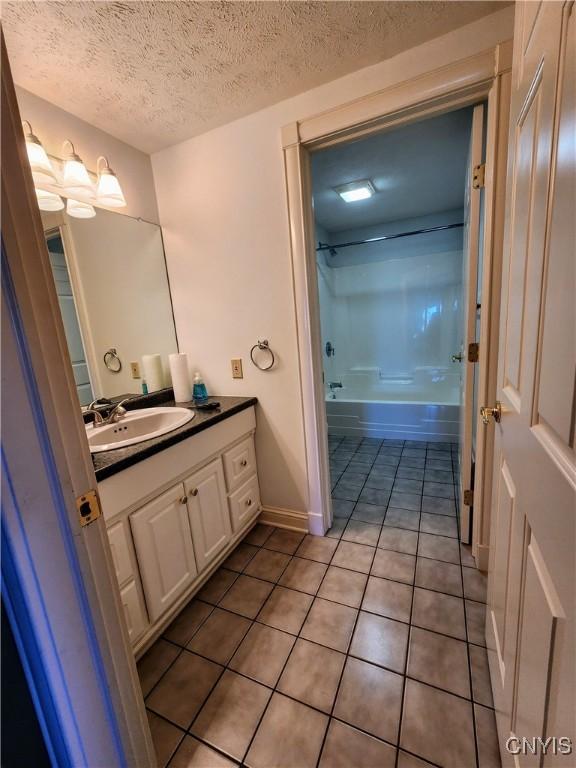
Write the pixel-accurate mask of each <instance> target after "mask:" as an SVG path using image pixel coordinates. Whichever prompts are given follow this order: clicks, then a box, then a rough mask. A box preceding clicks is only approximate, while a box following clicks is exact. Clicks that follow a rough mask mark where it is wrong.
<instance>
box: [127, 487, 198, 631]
mask: <svg viewBox="0 0 576 768" xmlns="http://www.w3.org/2000/svg"><path fill="white" fill-rule="evenodd" d="M130 526H131V528H132V536H133V538H134V546H135V547H136V556H137V558H138V565H139V567H140V574H141V576H142V585H143V587H144V594H145V596H146V605H147V607H148V614H149V616H150V621H152V622H154V621H155V620H156V619H157V618H158V617H159V616H160V615H161V614H162V613H164V611H166V610H167V609H168V608H169V607H170V606H171V605H172V603H173V602H174V601H175V600H176V599H177V598H178V597H179V596H180V595H181V594H182V592H184V590H185V589H186V587H188V585H189V584H191V582H192V581H193V580H194V577H195V576H196V573H197V571H196V563H195V560H194V550H193V548H192V535H191V533H190V524H189V522H188V512H187V509H186V497H185V495H184V488H183V487H182V485H177V486H175V487H174V488H171V489H170V490H169V491H166V493H163V494H162V496H159V497H158V498H157V499H154V501H151V502H150V503H149V504H146V506H144V507H142V509H139V510H138V511H137V512H134V513H133V514H132V515H130Z"/></svg>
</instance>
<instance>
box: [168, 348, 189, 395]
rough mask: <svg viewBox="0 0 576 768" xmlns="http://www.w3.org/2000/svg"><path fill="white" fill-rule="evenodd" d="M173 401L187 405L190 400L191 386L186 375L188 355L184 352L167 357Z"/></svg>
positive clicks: (187, 374)
mask: <svg viewBox="0 0 576 768" xmlns="http://www.w3.org/2000/svg"><path fill="white" fill-rule="evenodd" d="M168 364H169V365H170V375H171V376H172V387H173V389H174V400H176V402H177V403H188V402H190V400H192V385H191V384H190V374H189V373H188V355H187V354H186V352H180V353H177V352H176V353H174V354H172V355H168Z"/></svg>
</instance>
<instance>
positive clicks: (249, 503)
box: [246, 499, 252, 507]
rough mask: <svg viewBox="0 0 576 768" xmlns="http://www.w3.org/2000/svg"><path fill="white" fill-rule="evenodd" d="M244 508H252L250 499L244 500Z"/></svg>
mask: <svg viewBox="0 0 576 768" xmlns="http://www.w3.org/2000/svg"><path fill="white" fill-rule="evenodd" d="M246 506H247V507H251V506H252V499H246Z"/></svg>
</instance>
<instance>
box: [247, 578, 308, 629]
mask: <svg viewBox="0 0 576 768" xmlns="http://www.w3.org/2000/svg"><path fill="white" fill-rule="evenodd" d="M313 599H314V598H313V597H312V596H311V595H306V594H304V593H303V592H296V591H295V590H293V589H286V588H285V587H275V588H274V591H273V592H272V594H271V595H270V597H269V598H268V600H267V601H266V603H265V604H264V606H263V607H262V610H261V611H260V613H259V614H258V621H260V622H262V623H263V624H268V626H270V627H275V628H276V629H281V630H283V631H284V632H290V633H291V634H293V635H297V634H298V632H299V631H300V628H301V627H302V624H303V623H304V619H305V618H306V614H307V613H308V609H309V608H310V605H311V604H312V600H313Z"/></svg>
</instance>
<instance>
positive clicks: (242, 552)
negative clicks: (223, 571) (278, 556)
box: [224, 543, 258, 573]
mask: <svg viewBox="0 0 576 768" xmlns="http://www.w3.org/2000/svg"><path fill="white" fill-rule="evenodd" d="M256 552H258V547H253V546H252V545H251V544H244V543H242V544H238V546H237V547H236V549H235V550H233V552H232V554H231V555H229V556H228V558H227V559H226V560H225V561H224V567H225V568H228V569H229V570H231V571H238V573H241V572H242V571H243V570H244V568H246V566H247V565H248V563H249V562H250V560H252V558H253V557H254V555H255V554H256Z"/></svg>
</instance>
